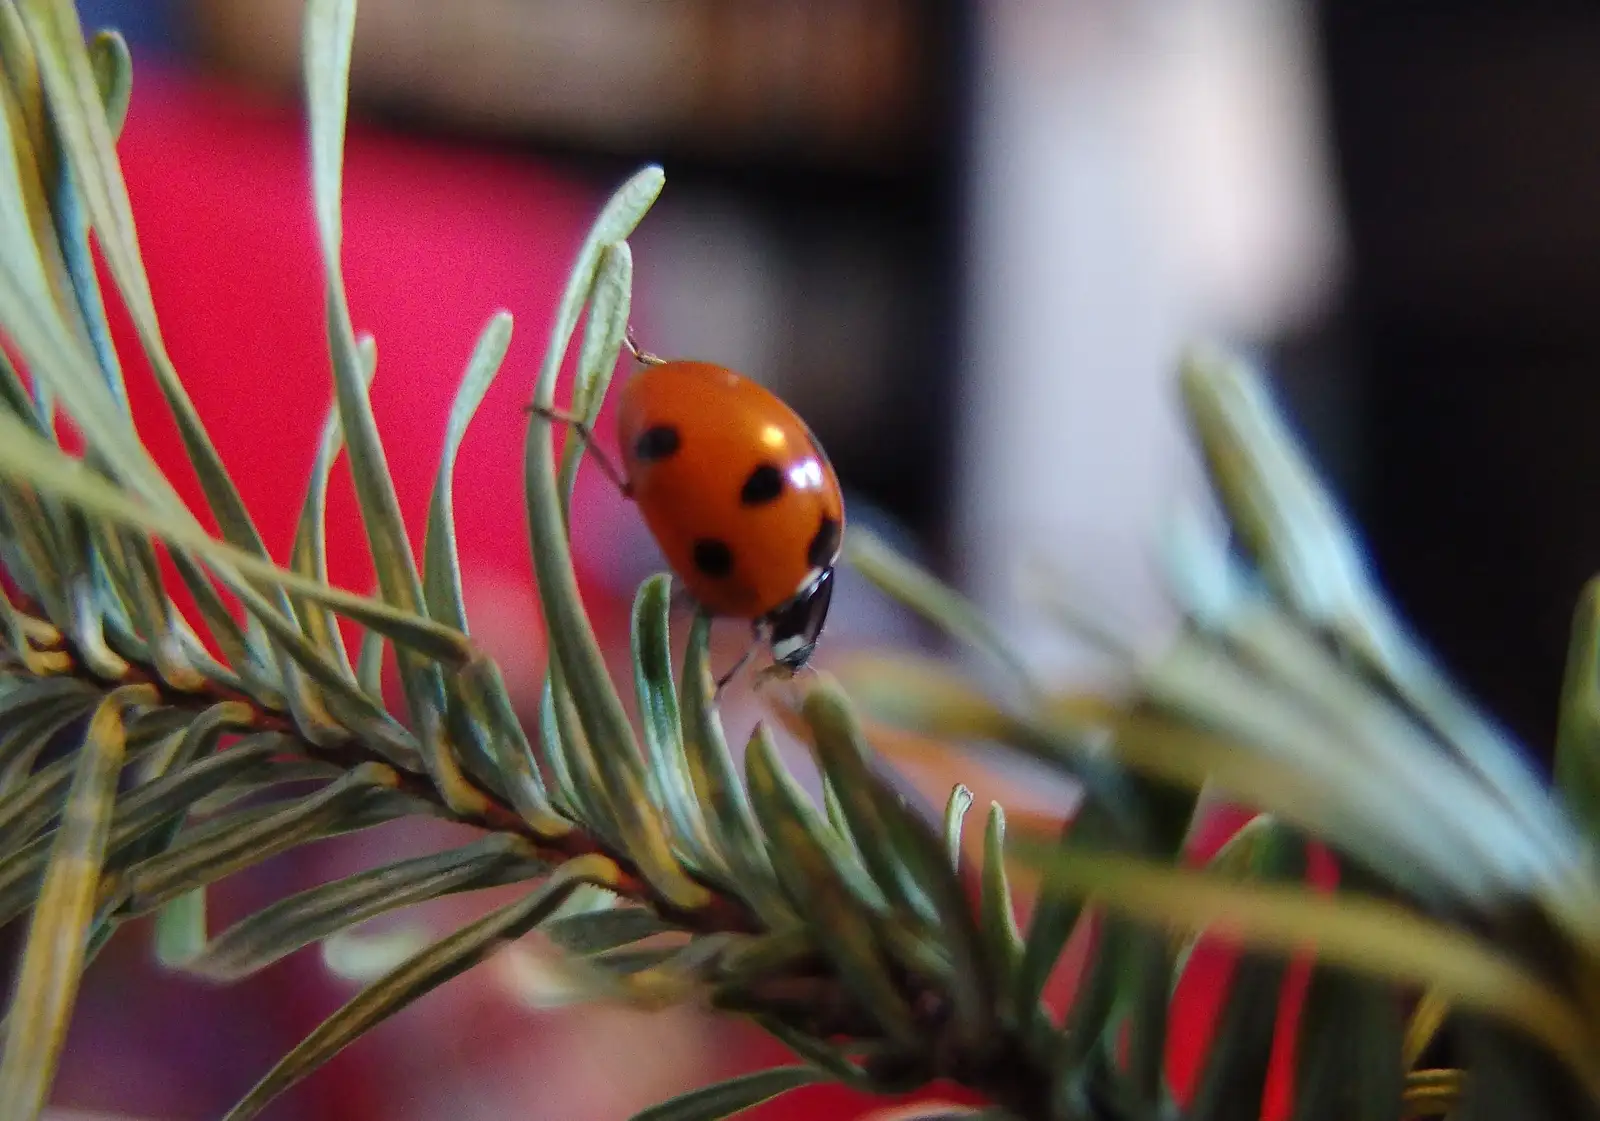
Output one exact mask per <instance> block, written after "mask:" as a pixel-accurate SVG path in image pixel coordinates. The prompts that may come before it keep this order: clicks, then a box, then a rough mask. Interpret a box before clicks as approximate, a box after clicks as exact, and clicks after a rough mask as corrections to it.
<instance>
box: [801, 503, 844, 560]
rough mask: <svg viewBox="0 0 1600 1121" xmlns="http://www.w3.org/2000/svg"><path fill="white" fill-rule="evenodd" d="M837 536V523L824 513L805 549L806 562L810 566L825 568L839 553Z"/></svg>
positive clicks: (838, 534) (838, 530)
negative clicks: (809, 543)
mask: <svg viewBox="0 0 1600 1121" xmlns="http://www.w3.org/2000/svg"><path fill="white" fill-rule="evenodd" d="M839 537H840V529H839V523H838V522H837V521H835V520H834V519H832V518H830V517H827V516H826V515H824V517H823V519H822V524H821V525H819V526H818V527H817V532H816V535H815V536H814V537H812V538H811V545H810V546H809V547H808V548H807V549H806V563H807V564H809V565H810V566H811V567H812V568H826V567H828V566H829V565H830V564H832V563H833V560H834V558H835V557H837V556H838V555H839Z"/></svg>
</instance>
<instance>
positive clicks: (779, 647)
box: [772, 634, 810, 662]
mask: <svg viewBox="0 0 1600 1121" xmlns="http://www.w3.org/2000/svg"><path fill="white" fill-rule="evenodd" d="M809 645H810V642H809V641H807V639H806V637H805V636H804V635H798V634H797V635H790V636H789V637H788V638H781V639H779V640H778V641H777V642H774V643H773V644H772V656H773V657H774V658H776V659H777V660H778V661H780V662H781V661H783V660H784V659H785V658H790V657H793V656H794V655H795V654H797V653H799V652H800V651H801V650H802V649H804V648H805V647H807V646H809Z"/></svg>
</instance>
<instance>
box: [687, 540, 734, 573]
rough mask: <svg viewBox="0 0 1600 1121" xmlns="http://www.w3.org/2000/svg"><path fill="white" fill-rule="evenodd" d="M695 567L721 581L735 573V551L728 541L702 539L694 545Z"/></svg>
mask: <svg viewBox="0 0 1600 1121" xmlns="http://www.w3.org/2000/svg"><path fill="white" fill-rule="evenodd" d="M694 566H695V567H696V568H698V569H699V570H700V571H701V572H702V573H703V574H704V575H706V576H710V577H713V578H716V579H720V578H721V577H723V576H726V575H727V574H728V573H730V572H732V571H733V550H732V549H730V548H728V543H727V542H726V541H719V540H717V538H715V537H702V538H700V540H698V541H696V542H695V543H694Z"/></svg>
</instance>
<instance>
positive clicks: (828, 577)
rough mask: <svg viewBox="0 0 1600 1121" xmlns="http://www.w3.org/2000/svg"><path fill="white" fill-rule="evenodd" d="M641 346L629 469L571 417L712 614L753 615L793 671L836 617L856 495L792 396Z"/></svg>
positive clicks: (627, 448) (624, 441) (626, 436)
mask: <svg viewBox="0 0 1600 1121" xmlns="http://www.w3.org/2000/svg"><path fill="white" fill-rule="evenodd" d="M627 344H628V349H629V351H630V352H631V353H632V355H633V356H634V358H635V360H636V361H638V362H639V364H640V368H639V369H638V370H637V371H636V372H635V373H634V374H633V375H632V376H631V377H629V378H628V379H627V380H626V381H625V382H623V384H622V386H621V387H620V389H619V390H618V401H617V421H616V429H617V444H618V448H619V450H620V453H621V458H622V470H620V471H619V470H618V469H617V468H616V466H615V465H614V464H612V463H611V461H610V460H609V459H608V458H607V457H606V456H605V454H604V453H603V452H601V451H600V449H599V448H597V447H595V446H594V443H593V439H592V435H593V434H592V433H591V432H590V431H589V429H588V426H587V425H585V424H584V423H583V422H582V421H581V420H580V419H578V418H576V417H573V416H570V415H567V414H564V413H561V412H557V411H555V410H546V409H541V408H539V407H538V406H532V405H530V406H529V411H531V412H534V413H536V414H538V415H541V416H544V417H545V418H546V419H548V420H553V421H559V422H562V423H565V424H567V425H569V426H570V427H571V428H573V430H574V431H575V432H576V433H577V435H578V436H579V437H580V438H581V439H583V440H584V441H585V442H586V443H587V444H588V445H589V451H590V453H591V454H592V455H593V456H594V459H595V463H596V465H597V466H599V467H600V469H601V470H602V471H603V472H604V473H605V474H606V475H607V476H608V477H609V478H610V480H611V482H612V483H613V484H615V485H616V486H617V488H618V489H619V490H620V491H621V492H622V494H623V496H624V497H626V498H629V499H632V500H633V502H634V503H635V504H636V505H637V506H638V508H639V512H640V515H641V516H642V517H643V519H644V522H645V525H646V527H647V528H648V529H649V531H650V534H651V536H652V537H654V538H655V540H656V543H657V545H659V546H660V548H661V551H662V553H664V554H665V555H666V558H667V563H668V564H669V565H670V566H671V568H672V571H673V574H674V575H675V576H676V577H677V578H678V580H679V582H680V583H681V584H682V585H683V587H684V589H685V590H686V591H687V592H688V594H689V597H690V598H691V599H692V600H693V601H694V602H695V603H696V604H697V605H698V606H699V608H700V610H701V611H702V612H704V613H705V614H706V615H708V616H711V617H712V618H718V617H721V618H734V619H743V620H748V621H749V622H750V623H751V630H752V635H753V638H754V641H753V642H752V644H751V645H750V646H748V647H746V649H745V652H744V655H743V656H742V657H741V658H740V659H739V661H738V663H737V664H735V665H734V667H733V668H732V669H730V670H729V671H728V672H727V673H726V674H724V675H723V676H722V677H721V678H720V679H719V680H718V682H717V686H718V689H719V691H720V689H721V687H722V686H723V685H725V684H726V683H727V682H728V681H729V680H730V679H731V678H732V677H733V675H734V674H735V673H737V672H738V670H739V668H740V667H741V666H743V665H744V663H745V662H746V661H747V660H748V659H749V657H750V654H751V652H752V650H753V649H754V647H755V645H756V644H759V642H761V641H762V640H763V638H764V639H765V641H766V642H767V643H768V644H769V647H770V649H771V651H772V656H773V660H774V661H775V662H776V663H777V664H778V665H780V666H783V667H784V668H786V669H788V670H789V671H790V672H797V671H799V670H800V669H802V668H804V667H805V665H806V664H807V663H808V662H809V661H810V659H811V655H812V653H813V652H814V651H815V649H816V646H817V640H818V638H819V637H820V635H821V633H822V627H823V624H824V623H825V622H826V621H827V617H828V604H829V601H830V600H831V599H832V597H833V579H834V568H835V566H836V565H837V563H838V560H839V554H840V550H841V548H842V545H843V540H844V521H845V519H844V496H843V493H842V492H841V491H840V488H839V480H838V478H837V476H836V475H835V474H834V470H833V465H832V464H831V463H830V462H829V461H828V457H827V455H826V453H824V452H823V450H822V447H821V445H820V444H819V443H818V442H817V439H816V437H815V436H813V435H812V433H811V430H810V429H809V428H807V427H806V424H805V422H804V421H802V420H801V419H800V417H799V416H798V415H797V414H796V413H795V411H794V410H793V409H791V408H790V407H789V406H788V405H787V404H786V403H785V402H784V401H783V400H782V399H781V398H780V397H778V396H777V395H776V394H774V393H773V392H771V391H770V390H768V389H767V388H766V387H764V386H762V385H760V384H758V383H757V382H755V381H752V380H751V379H750V378H747V377H745V376H743V375H741V374H738V373H735V372H734V371H732V370H729V369H727V368H725V367H723V366H719V365H716V364H714V363H710V362H696V361H689V360H676V359H675V360H667V359H663V358H659V357H657V356H655V355H653V354H648V353H646V352H644V351H641V350H639V348H638V347H637V346H636V345H635V343H634V341H633V338H632V335H631V334H630V335H629V336H628V339H627Z"/></svg>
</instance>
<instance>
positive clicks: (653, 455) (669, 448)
mask: <svg viewBox="0 0 1600 1121" xmlns="http://www.w3.org/2000/svg"><path fill="white" fill-rule="evenodd" d="M679 443H680V440H679V439H678V430H677V429H676V428H674V427H673V426H672V425H670V424H656V425H652V426H651V427H649V428H646V429H645V430H644V431H643V432H641V433H639V438H638V439H636V440H634V442H633V455H634V458H635V459H640V460H643V461H644V462H646V463H649V462H652V461H654V460H658V459H670V458H671V457H672V456H674V455H676V454H677V452H678V445H679Z"/></svg>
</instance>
